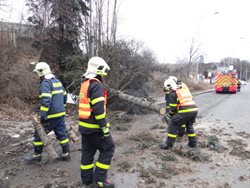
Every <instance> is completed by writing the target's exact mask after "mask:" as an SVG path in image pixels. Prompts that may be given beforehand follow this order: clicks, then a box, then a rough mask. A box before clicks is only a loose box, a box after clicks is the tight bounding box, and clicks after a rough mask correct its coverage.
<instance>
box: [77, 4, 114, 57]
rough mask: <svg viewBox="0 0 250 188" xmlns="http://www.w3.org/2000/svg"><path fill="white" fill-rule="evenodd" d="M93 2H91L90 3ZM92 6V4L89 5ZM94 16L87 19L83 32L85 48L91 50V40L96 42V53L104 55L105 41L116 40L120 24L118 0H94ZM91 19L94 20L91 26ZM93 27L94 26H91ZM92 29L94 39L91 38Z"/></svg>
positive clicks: (111, 41) (112, 41) (87, 50)
mask: <svg viewBox="0 0 250 188" xmlns="http://www.w3.org/2000/svg"><path fill="white" fill-rule="evenodd" d="M90 3H91V2H89V4H90ZM89 6H90V5H89ZM91 7H92V17H89V18H86V19H85V22H86V23H85V25H86V27H85V29H84V31H83V33H82V38H84V41H85V43H84V45H85V46H84V49H85V50H86V52H90V50H89V49H90V45H91V42H94V44H92V45H94V51H95V52H94V55H99V56H102V54H101V53H102V47H103V43H110V44H111V43H112V44H115V42H116V32H117V25H118V0H114V1H110V0H105V1H104V0H92V4H91ZM90 19H92V20H93V25H92V26H91V22H90ZM90 27H92V28H90ZM91 30H93V31H94V32H93V33H94V36H93V37H94V40H93V41H92V40H91V37H90V35H91V33H90V32H91Z"/></svg>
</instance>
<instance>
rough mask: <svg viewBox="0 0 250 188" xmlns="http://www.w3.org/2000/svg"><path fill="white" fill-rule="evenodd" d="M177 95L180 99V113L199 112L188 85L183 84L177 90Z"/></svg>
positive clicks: (178, 105) (178, 108)
mask: <svg viewBox="0 0 250 188" xmlns="http://www.w3.org/2000/svg"><path fill="white" fill-rule="evenodd" d="M176 95H177V98H178V104H177V110H178V113H185V112H192V111H197V110H198V109H197V108H196V105H195V102H194V100H193V97H192V95H191V93H190V91H189V89H188V87H187V86H186V84H183V85H182V87H181V88H180V89H177V90H176Z"/></svg>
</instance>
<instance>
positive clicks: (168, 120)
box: [164, 114, 173, 124]
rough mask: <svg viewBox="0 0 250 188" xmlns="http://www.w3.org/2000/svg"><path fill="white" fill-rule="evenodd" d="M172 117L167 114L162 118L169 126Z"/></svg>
mask: <svg viewBox="0 0 250 188" xmlns="http://www.w3.org/2000/svg"><path fill="white" fill-rule="evenodd" d="M172 117H173V116H170V115H169V114H167V115H165V116H164V121H165V122H166V123H167V124H169V122H170V121H171V119H172Z"/></svg>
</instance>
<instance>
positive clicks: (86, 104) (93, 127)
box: [78, 78, 107, 134]
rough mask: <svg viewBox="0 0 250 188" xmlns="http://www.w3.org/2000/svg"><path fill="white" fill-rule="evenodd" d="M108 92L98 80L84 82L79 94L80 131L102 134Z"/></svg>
mask: <svg viewBox="0 0 250 188" xmlns="http://www.w3.org/2000/svg"><path fill="white" fill-rule="evenodd" d="M106 104H107V92H106V90H105V89H104V87H103V85H102V83H101V82H100V81H99V80H98V79H97V78H92V79H87V80H84V81H83V83H82V85H81V89H80V94H79V111H78V115H79V131H80V132H81V133H83V134H90V133H93V132H100V131H101V129H100V128H102V127H105V126H106V125H107V122H106Z"/></svg>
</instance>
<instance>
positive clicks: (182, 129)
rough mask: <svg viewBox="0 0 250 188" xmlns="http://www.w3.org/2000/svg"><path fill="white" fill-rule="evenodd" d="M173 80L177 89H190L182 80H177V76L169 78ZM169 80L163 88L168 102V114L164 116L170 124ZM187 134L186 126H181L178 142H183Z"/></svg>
mask: <svg viewBox="0 0 250 188" xmlns="http://www.w3.org/2000/svg"><path fill="white" fill-rule="evenodd" d="M169 78H171V79H173V80H174V81H175V82H176V84H177V88H182V87H185V88H187V89H188V87H187V85H186V84H185V83H183V82H182V81H180V80H177V78H176V77H175V76H169V77H168V79H169ZM168 79H167V80H165V82H164V86H163V91H164V93H165V101H166V114H167V115H165V116H164V120H165V122H166V123H167V124H168V123H169V121H170V119H169V118H168V113H169V111H170V106H169V96H170V93H171V90H170V89H169V88H168V87H167V84H168ZM185 133H186V125H185V124H183V125H181V127H180V129H178V137H177V139H179V140H178V141H181V139H182V137H183V136H184V135H185Z"/></svg>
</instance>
